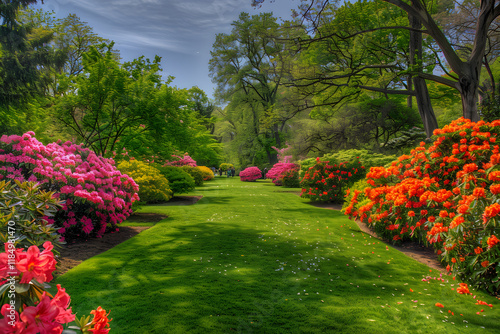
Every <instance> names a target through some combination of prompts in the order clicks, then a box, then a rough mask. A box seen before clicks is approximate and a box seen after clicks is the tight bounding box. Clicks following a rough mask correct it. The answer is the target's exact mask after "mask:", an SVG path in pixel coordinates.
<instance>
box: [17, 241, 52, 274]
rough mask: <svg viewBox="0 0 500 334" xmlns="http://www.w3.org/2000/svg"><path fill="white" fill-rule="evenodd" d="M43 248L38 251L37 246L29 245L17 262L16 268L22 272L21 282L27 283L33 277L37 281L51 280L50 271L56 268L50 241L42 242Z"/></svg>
mask: <svg viewBox="0 0 500 334" xmlns="http://www.w3.org/2000/svg"><path fill="white" fill-rule="evenodd" d="M43 247H44V248H45V250H44V251H43V252H41V253H40V249H38V247H37V246H30V248H28V251H27V252H26V255H25V256H23V257H22V258H21V259H20V260H19V262H18V263H17V265H16V266H17V268H18V269H19V270H20V271H21V272H22V273H23V276H22V278H21V283H29V282H30V281H31V280H32V279H33V278H34V279H36V280H37V281H38V282H39V283H44V282H49V281H51V280H52V272H53V271H54V270H55V269H56V260H55V259H54V254H53V253H52V249H53V248H54V246H52V243H51V242H50V241H46V242H45V243H44V244H43Z"/></svg>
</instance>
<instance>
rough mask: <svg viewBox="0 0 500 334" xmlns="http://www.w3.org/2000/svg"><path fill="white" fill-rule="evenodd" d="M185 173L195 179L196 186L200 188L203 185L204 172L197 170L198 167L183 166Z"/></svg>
mask: <svg viewBox="0 0 500 334" xmlns="http://www.w3.org/2000/svg"><path fill="white" fill-rule="evenodd" d="M181 168H182V170H183V171H185V172H186V173H188V174H189V175H191V177H192V178H193V179H194V184H195V185H196V186H197V187H200V186H202V185H203V172H202V171H201V170H200V169H198V168H196V167H191V166H188V165H186V166H182V167H181Z"/></svg>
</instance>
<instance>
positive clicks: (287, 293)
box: [53, 178, 500, 333]
mask: <svg viewBox="0 0 500 334" xmlns="http://www.w3.org/2000/svg"><path fill="white" fill-rule="evenodd" d="M190 195H203V196H204V197H203V199H201V200H200V201H199V202H198V203H197V204H195V205H191V206H145V207H143V208H142V211H144V212H156V213H162V214H166V215H168V216H169V217H168V218H167V219H165V220H162V221H161V222H159V223H156V224H155V225H154V226H153V227H151V228H150V229H148V230H146V231H144V232H142V233H140V234H139V235H137V236H135V237H134V238H132V239H130V240H128V241H126V242H124V243H122V244H120V245H119V246H117V247H115V248H113V249H111V250H109V251H107V252H105V253H102V254H100V255H99V256H96V257H94V258H92V259H89V260H87V261H85V262H83V263H82V264H81V265H79V266H78V267H76V268H74V269H72V270H70V271H69V272H68V273H66V274H65V275H63V276H61V277H59V278H58V279H57V281H56V282H54V284H53V285H54V286H55V284H56V283H59V284H62V286H63V287H65V288H66V291H67V292H68V293H69V294H70V295H71V297H72V305H73V309H74V311H76V312H78V314H79V315H80V316H81V315H83V314H88V313H89V312H90V311H91V310H92V309H94V308H97V306H99V305H100V306H102V307H103V308H104V309H106V310H110V311H111V314H110V317H111V318H113V321H112V322H111V323H110V325H111V333H231V332H241V333H357V332H358V333H361V332H362V333H438V332H440V333H476V332H477V333H494V332H500V330H499V329H500V327H499V325H498V324H499V321H500V312H499V305H498V301H497V300H496V299H495V298H493V297H490V296H488V295H486V294H484V293H476V292H474V294H475V295H476V296H477V297H476V299H474V298H473V297H472V296H464V295H459V294H457V293H456V292H455V291H453V290H452V288H455V287H456V286H457V282H456V281H453V280H452V279H451V277H449V276H443V278H444V282H443V281H438V280H435V279H431V280H430V281H428V282H427V281H426V282H424V281H422V278H424V277H426V276H428V275H430V276H432V277H437V278H439V273H438V272H436V271H435V270H434V271H432V272H430V270H429V268H428V267H427V266H425V265H423V264H420V263H419V262H416V261H415V260H413V259H411V258H409V257H407V256H405V255H404V254H402V253H400V252H399V251H397V250H395V249H393V248H392V247H390V246H389V247H388V246H386V244H384V243H383V242H380V241H379V240H377V239H375V238H372V237H370V236H369V235H367V234H365V233H363V232H361V231H360V230H359V228H358V227H357V225H356V224H355V223H354V222H351V221H349V220H348V219H347V218H346V217H345V216H343V215H341V214H340V213H338V212H335V211H332V210H327V209H321V208H316V207H313V206H311V205H309V204H308V203H307V201H306V200H303V199H301V198H299V197H298V196H297V195H296V194H293V193H291V192H290V189H283V188H281V187H276V186H274V185H273V184H272V183H270V182H264V181H258V182H256V183H244V182H240V181H239V179H237V178H233V179H227V178H221V179H216V180H214V181H212V182H207V183H205V185H204V186H203V187H200V188H197V190H196V192H195V193H192V194H190ZM410 289H412V290H413V292H411V291H410ZM477 299H481V300H484V301H487V302H488V303H492V304H494V307H493V308H492V309H490V308H489V307H484V306H479V305H475V303H476V301H477ZM437 302H439V303H442V304H443V305H444V306H445V307H444V308H438V307H436V306H435V304H436V303H437ZM481 309H484V312H482V313H481V312H480V315H477V314H476V312H479V311H480V310H481ZM448 311H451V312H454V315H452V314H451V313H449V312H448Z"/></svg>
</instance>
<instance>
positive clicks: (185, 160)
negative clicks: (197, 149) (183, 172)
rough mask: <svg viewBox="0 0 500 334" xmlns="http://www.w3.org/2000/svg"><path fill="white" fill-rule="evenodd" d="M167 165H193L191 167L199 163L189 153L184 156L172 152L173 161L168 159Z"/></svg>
mask: <svg viewBox="0 0 500 334" xmlns="http://www.w3.org/2000/svg"><path fill="white" fill-rule="evenodd" d="M165 166H174V167H182V166H191V167H196V166H198V165H197V164H196V161H194V160H193V158H191V157H190V156H189V154H187V153H184V156H183V157H181V156H178V155H175V154H172V160H171V161H167V162H166V163H165Z"/></svg>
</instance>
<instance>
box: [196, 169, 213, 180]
mask: <svg viewBox="0 0 500 334" xmlns="http://www.w3.org/2000/svg"><path fill="white" fill-rule="evenodd" d="M198 169H199V170H201V172H202V173H203V181H210V180H213V178H214V172H213V171H212V170H211V169H210V168H208V167H206V166H198Z"/></svg>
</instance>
